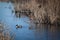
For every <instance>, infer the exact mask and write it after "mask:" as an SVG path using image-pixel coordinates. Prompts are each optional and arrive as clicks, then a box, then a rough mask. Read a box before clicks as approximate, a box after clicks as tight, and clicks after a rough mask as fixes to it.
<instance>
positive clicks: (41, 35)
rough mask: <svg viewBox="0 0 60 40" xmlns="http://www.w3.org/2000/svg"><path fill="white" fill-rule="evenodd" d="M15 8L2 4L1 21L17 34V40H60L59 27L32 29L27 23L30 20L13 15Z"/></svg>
mask: <svg viewBox="0 0 60 40" xmlns="http://www.w3.org/2000/svg"><path fill="white" fill-rule="evenodd" d="M12 10H14V7H13V6H12V4H11V3H10V2H9V3H2V2H0V21H1V22H2V23H4V24H6V25H8V27H10V30H11V31H12V32H14V33H15V35H16V36H15V40H60V38H59V37H60V28H59V27H57V26H50V25H43V24H40V26H39V27H36V28H33V29H30V28H29V27H30V24H29V23H27V22H25V21H29V18H28V17H26V16H24V17H21V18H16V16H15V13H14V12H13V13H12ZM17 24H18V25H22V28H19V29H16V25H17Z"/></svg>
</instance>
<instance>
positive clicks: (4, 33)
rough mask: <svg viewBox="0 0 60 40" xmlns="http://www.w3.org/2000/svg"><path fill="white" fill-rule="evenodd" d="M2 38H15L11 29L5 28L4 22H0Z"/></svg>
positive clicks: (5, 39)
mask: <svg viewBox="0 0 60 40" xmlns="http://www.w3.org/2000/svg"><path fill="white" fill-rule="evenodd" d="M0 40H14V34H13V35H11V34H10V31H9V30H7V29H5V28H4V25H2V24H0Z"/></svg>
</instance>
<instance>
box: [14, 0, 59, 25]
mask: <svg viewBox="0 0 60 40" xmlns="http://www.w3.org/2000/svg"><path fill="white" fill-rule="evenodd" d="M18 1H19V0H18ZM21 1H23V0H20V2H16V1H15V4H14V6H15V10H17V11H18V10H22V9H30V10H31V11H32V12H33V13H34V14H32V15H30V18H31V19H34V20H35V19H36V20H38V21H40V23H51V24H54V23H57V22H58V23H60V20H58V19H60V0H31V1H30V2H29V3H28V2H25V1H26V0H25V1H24V2H25V3H24V2H22V3H21ZM33 16H34V17H33Z"/></svg>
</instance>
